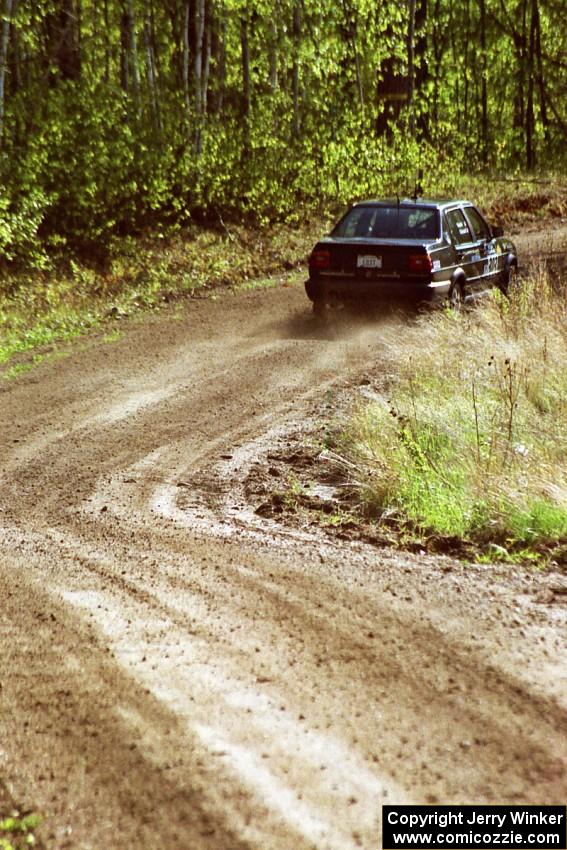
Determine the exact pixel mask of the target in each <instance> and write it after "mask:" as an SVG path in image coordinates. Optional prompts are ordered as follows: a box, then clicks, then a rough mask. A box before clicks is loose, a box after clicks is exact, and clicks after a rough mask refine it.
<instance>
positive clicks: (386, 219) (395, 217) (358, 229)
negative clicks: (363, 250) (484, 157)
mask: <svg viewBox="0 0 567 850" xmlns="http://www.w3.org/2000/svg"><path fill="white" fill-rule="evenodd" d="M438 221H439V219H438V215H437V210H434V209H426V208H423V207H407V206H397V204H395V205H393V206H391V207H385V206H381V207H354V208H353V209H352V210H350V211H349V212H348V213H347V214H346V216H345V217H344V218H343V219H342V220H341V221H340V222H339V223H338V224H337V226H336V227H335V229H334V230H333V233H332V235H333V236H336V237H339V238H344V239H357V238H359V239H437V237H438V235H439V225H438Z"/></svg>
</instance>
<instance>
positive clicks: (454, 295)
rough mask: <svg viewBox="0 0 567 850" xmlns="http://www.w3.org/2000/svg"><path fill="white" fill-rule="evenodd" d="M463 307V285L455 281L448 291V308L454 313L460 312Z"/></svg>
mask: <svg viewBox="0 0 567 850" xmlns="http://www.w3.org/2000/svg"><path fill="white" fill-rule="evenodd" d="M464 307H465V293H464V291H463V285H462V283H460V282H459V281H456V282H455V283H454V284H453V286H452V287H451V291H450V292H449V308H450V309H451V310H452V311H453V312H454V313H461V312H462V311H463V310H464Z"/></svg>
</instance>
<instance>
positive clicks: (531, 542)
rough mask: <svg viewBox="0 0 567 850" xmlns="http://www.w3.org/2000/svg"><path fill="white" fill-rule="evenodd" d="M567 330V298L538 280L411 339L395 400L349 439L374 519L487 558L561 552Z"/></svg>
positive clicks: (440, 320)
mask: <svg viewBox="0 0 567 850" xmlns="http://www.w3.org/2000/svg"><path fill="white" fill-rule="evenodd" d="M566 320H567V299H566V297H565V291H562V287H561V286H559V285H556V286H555V288H552V286H551V285H550V282H549V280H548V279H547V277H546V275H545V274H544V273H541V274H538V275H535V276H533V277H532V278H531V279H529V280H527V281H526V282H525V284H524V285H523V287H522V289H521V291H520V292H518V293H516V294H515V295H514V297H513V298H512V299H511V300H508V299H506V298H505V297H503V296H501V295H500V294H499V293H497V294H496V295H495V297H494V299H491V301H490V302H489V303H488V304H486V305H485V306H484V307H483V308H482V309H480V308H479V309H477V310H474V311H472V312H470V313H467V314H465V315H454V314H451V313H448V312H446V313H440V314H437V315H433V316H429V317H427V318H424V319H423V320H420V321H418V322H417V324H416V325H415V326H413V327H409V328H408V329H407V330H406V331H405V338H404V341H403V343H402V348H403V352H404V353H403V363H402V364H401V368H400V369H399V372H400V376H399V379H398V381H397V383H396V385H395V387H394V390H393V392H392V396H391V398H390V399H388V400H387V401H386V400H384V401H383V402H373V403H372V404H370V405H366V406H364V407H362V408H361V409H359V410H358V411H357V412H356V413H355V415H354V417H353V419H352V421H351V422H350V425H349V427H348V428H347V430H346V432H345V433H344V435H343V452H344V453H345V454H346V456H347V457H348V459H349V461H351V462H353V461H354V464H355V468H356V470H357V479H358V485H359V492H360V494H361V499H362V501H363V503H364V505H365V506H366V508H367V510H368V511H369V512H370V513H371V514H373V515H375V516H377V517H380V518H381V519H382V521H388V522H389V523H394V524H397V525H398V526H399V527H400V528H403V529H404V532H405V533H407V532H408V531H409V533H410V535H411V536H413V537H422V538H423V537H424V536H425V537H426V536H427V535H438V536H443V537H449V538H459V539H462V540H466V541H471V542H472V543H474V544H476V545H477V546H480V547H481V548H482V547H485V548H486V546H487V545H489V544H498V545H500V546H502V547H505V548H506V550H510V551H520V550H521V551H524V552H533V551H534V549H536V548H538V547H542V546H549V545H550V544H552V545H553V544H557V543H558V542H559V541H561V540H562V539H563V540H566V539H567V321H566ZM526 547H527V548H526Z"/></svg>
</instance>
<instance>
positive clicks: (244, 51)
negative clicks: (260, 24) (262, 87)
mask: <svg viewBox="0 0 567 850" xmlns="http://www.w3.org/2000/svg"><path fill="white" fill-rule="evenodd" d="M248 28H249V21H248V11H246V13H245V14H244V16H243V17H242V18H241V19H240V50H241V59H242V114H243V116H244V120H245V122H246V124H247V123H248V119H249V118H250V113H251V111H252V97H251V87H250V44H249V41H248Z"/></svg>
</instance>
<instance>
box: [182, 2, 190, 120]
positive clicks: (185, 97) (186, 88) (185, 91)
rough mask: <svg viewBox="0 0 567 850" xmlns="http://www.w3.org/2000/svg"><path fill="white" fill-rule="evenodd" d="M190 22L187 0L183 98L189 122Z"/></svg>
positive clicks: (184, 18)
mask: <svg viewBox="0 0 567 850" xmlns="http://www.w3.org/2000/svg"><path fill="white" fill-rule="evenodd" d="M190 22H191V6H190V3H189V0H187V2H186V3H185V9H184V15H183V71H182V74H183V100H184V102H185V118H186V121H187V122H189V117H190V115H191V94H190V89H189V60H190V50H191V48H190V40H189V25H190Z"/></svg>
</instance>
